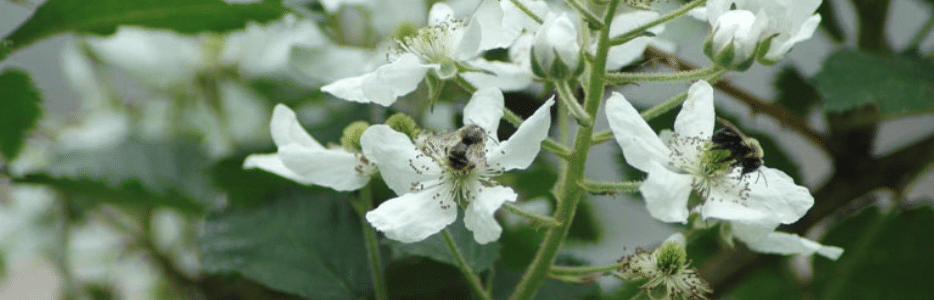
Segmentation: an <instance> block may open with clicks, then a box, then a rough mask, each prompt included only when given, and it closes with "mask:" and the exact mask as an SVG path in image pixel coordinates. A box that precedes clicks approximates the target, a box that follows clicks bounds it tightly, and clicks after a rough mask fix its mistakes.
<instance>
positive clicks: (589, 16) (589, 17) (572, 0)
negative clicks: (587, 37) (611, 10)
mask: <svg viewBox="0 0 934 300" xmlns="http://www.w3.org/2000/svg"><path fill="white" fill-rule="evenodd" d="M564 2H567V4H568V6H570V7H571V9H573V10H574V11H576V12H577V13H579V14H580V15H581V16H582V17H584V20H586V21H587V23H590V28H593V29H601V28H603V26H605V24H604V23H603V22H602V21H600V18H599V17H597V15H595V14H594V13H593V12H591V11H590V10H588V9H587V8H586V7H583V6H581V4H580V2H577V0H566V1H564Z"/></svg>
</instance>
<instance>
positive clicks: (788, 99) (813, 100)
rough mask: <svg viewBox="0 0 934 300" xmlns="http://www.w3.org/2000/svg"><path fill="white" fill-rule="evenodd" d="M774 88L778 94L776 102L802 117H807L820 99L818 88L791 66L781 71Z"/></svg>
mask: <svg viewBox="0 0 934 300" xmlns="http://www.w3.org/2000/svg"><path fill="white" fill-rule="evenodd" d="M774 86H775V90H776V91H777V92H778V96H777V97H776V98H775V100H776V102H778V103H779V104H781V105H784V106H785V107H786V108H788V110H791V111H793V112H795V113H797V114H799V115H801V116H807V114H808V112H809V111H810V110H811V108H812V107H814V105H815V104H817V101H818V100H819V99H820V92H819V91H818V90H817V88H816V87H814V85H813V84H812V83H810V82H808V80H807V79H805V78H804V77H803V76H801V73H799V72H798V69H797V68H795V67H794V66H791V65H788V66H786V67H784V68H782V70H781V71H779V73H778V77H776V78H775V83H774Z"/></svg>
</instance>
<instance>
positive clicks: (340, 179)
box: [279, 145, 370, 191]
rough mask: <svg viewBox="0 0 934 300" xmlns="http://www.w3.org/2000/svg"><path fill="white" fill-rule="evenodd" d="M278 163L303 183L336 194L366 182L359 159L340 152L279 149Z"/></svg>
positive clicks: (300, 148) (367, 180)
mask: <svg viewBox="0 0 934 300" xmlns="http://www.w3.org/2000/svg"><path fill="white" fill-rule="evenodd" d="M279 159H281V160H282V164H283V165H285V167H286V168H289V169H290V170H292V171H293V172H295V174H298V176H301V177H302V178H303V180H304V182H307V183H311V184H314V185H320V186H324V187H329V188H332V189H335V190H338V191H354V190H357V189H360V188H361V187H363V186H364V185H366V184H367V182H369V181H370V176H369V174H365V173H364V169H363V165H362V163H361V162H360V159H359V158H357V157H356V155H354V154H353V153H350V152H347V151H345V150H343V149H333V150H332V149H328V150H316V149H310V148H306V147H302V146H299V145H288V146H285V147H280V148H279Z"/></svg>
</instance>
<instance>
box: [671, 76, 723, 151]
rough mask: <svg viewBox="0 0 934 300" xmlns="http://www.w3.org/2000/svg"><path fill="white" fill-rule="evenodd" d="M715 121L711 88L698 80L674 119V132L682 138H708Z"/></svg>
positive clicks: (705, 82)
mask: <svg viewBox="0 0 934 300" xmlns="http://www.w3.org/2000/svg"><path fill="white" fill-rule="evenodd" d="M715 121H716V116H715V115H714V109H713V88H712V87H710V84H709V83H707V81H704V80H698V81H697V82H695V83H694V84H692V85H691V88H689V89H688V98H687V100H684V104H682V105H681V112H679V113H678V117H676V118H675V132H677V133H678V134H679V135H681V136H682V137H700V138H703V139H707V138H710V137H711V136H712V135H713V126H714V122H715Z"/></svg>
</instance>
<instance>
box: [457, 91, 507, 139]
mask: <svg viewBox="0 0 934 300" xmlns="http://www.w3.org/2000/svg"><path fill="white" fill-rule="evenodd" d="M502 118H503V92H500V90H499V89H497V88H495V87H482V88H480V89H479V90H477V91H476V92H474V93H473V96H472V97H470V101H469V102H467V106H464V125H477V126H480V128H483V130H485V131H486V132H487V134H489V135H491V136H493V137H496V130H497V129H499V120H500V119H502Z"/></svg>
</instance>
